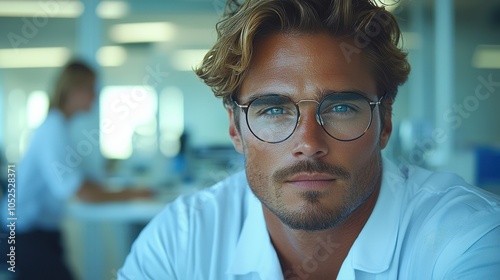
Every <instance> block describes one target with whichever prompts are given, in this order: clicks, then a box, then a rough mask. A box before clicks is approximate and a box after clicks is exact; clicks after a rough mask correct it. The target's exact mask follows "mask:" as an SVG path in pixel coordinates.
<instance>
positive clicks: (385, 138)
mask: <svg viewBox="0 0 500 280" xmlns="http://www.w3.org/2000/svg"><path fill="white" fill-rule="evenodd" d="M391 112H392V110H387V111H386V112H385V116H384V127H383V128H382V131H381V132H380V148H381V149H384V148H385V147H386V146H387V143H388V142H389V138H390V137H391V133H392V115H391Z"/></svg>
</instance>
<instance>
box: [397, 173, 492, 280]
mask: <svg viewBox="0 0 500 280" xmlns="http://www.w3.org/2000/svg"><path fill="white" fill-rule="evenodd" d="M403 173H405V174H406V181H405V183H404V184H403V187H404V188H405V190H404V194H405V197H404V199H403V200H404V204H403V207H402V209H401V210H402V211H401V215H402V216H401V222H400V228H399V231H400V233H399V235H400V237H401V238H402V240H404V242H405V243H403V244H402V246H403V248H404V249H403V251H404V255H405V258H406V260H409V259H412V261H411V262H412V263H413V265H415V266H418V269H419V270H420V271H421V273H423V274H427V273H429V274H428V275H431V274H432V275H434V276H436V277H437V279H443V278H442V277H444V278H446V279H449V276H450V275H458V274H456V273H457V272H458V271H460V269H463V268H465V267H468V269H469V271H476V272H475V273H479V274H478V275H483V274H484V275H490V273H492V272H498V267H499V266H500V260H496V258H497V257H496V256H497V255H498V254H500V242H499V240H500V198H499V197H498V196H496V195H494V194H492V193H489V192H487V191H484V190H482V189H480V188H477V187H474V186H472V185H470V184H468V183H467V182H466V181H465V180H464V179H463V178H461V177H460V176H458V175H456V174H453V173H447V172H432V171H428V170H424V169H422V168H418V167H409V168H408V169H406V171H405V172H403ZM485 248H486V249H485ZM481 250H483V251H481ZM484 250H486V251H487V252H486V251H484ZM478 252H483V253H484V252H486V253H484V254H485V255H484V256H485V257H484V258H483V259H477V261H476V262H471V259H473V258H474V256H475V255H477V254H478ZM483 253H481V254H483ZM488 255H489V257H488ZM488 258H489V259H488ZM492 260H493V261H492ZM403 263H404V262H403ZM466 264H467V266H465V265H466ZM495 267H496V269H495ZM408 271H410V270H408ZM481 273H482V274H481ZM445 275H447V276H446V277H445Z"/></svg>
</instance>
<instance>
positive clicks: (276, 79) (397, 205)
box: [119, 0, 500, 279]
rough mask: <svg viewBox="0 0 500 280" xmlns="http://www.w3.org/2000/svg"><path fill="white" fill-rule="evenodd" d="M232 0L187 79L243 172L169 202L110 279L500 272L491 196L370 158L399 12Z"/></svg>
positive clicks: (394, 62)
mask: <svg viewBox="0 0 500 280" xmlns="http://www.w3.org/2000/svg"><path fill="white" fill-rule="evenodd" d="M228 6H229V7H235V6H236V10H234V11H233V12H230V13H229V16H228V17H227V18H226V19H225V20H224V21H222V22H221V23H220V24H219V25H218V35H219V36H218V40H217V42H216V44H215V46H214V47H213V48H212V49H211V50H210V51H209V53H208V54H207V56H206V57H205V60H204V61H203V65H202V66H201V68H200V69H198V70H197V74H198V75H199V76H200V77H201V78H202V79H203V80H204V81H205V83H207V84H208V85H209V86H210V87H211V88H212V90H213V91H214V92H215V94H216V96H220V97H222V98H223V99H224V103H225V104H226V107H227V111H228V114H229V119H230V127H229V133H230V136H231V139H232V141H233V143H234V146H235V148H236V149H237V150H238V151H239V152H241V153H243V154H244V155H245V169H246V170H245V173H241V174H236V175H234V176H232V177H230V178H228V179H226V180H224V181H222V182H220V183H219V184H217V185H215V186H214V187H212V188H209V189H207V190H204V191H202V192H200V193H198V194H195V195H192V196H185V197H181V198H179V199H177V200H176V201H175V202H173V203H172V204H170V205H168V206H167V207H166V209H165V210H164V211H163V212H162V213H161V214H159V215H158V216H157V217H156V218H155V219H154V220H153V221H152V222H151V223H150V224H149V225H148V226H147V227H146V229H145V230H144V231H143V232H142V233H141V235H140V236H139V238H138V239H137V241H136V242H135V244H134V246H133V248H132V251H131V253H130V255H129V256H128V258H127V260H126V262H125V264H124V267H123V268H122V269H121V270H120V272H119V278H120V279H335V278H337V279H464V278H465V279H493V278H495V277H497V275H499V273H500V257H499V256H500V201H499V199H498V197H493V196H492V195H490V194H488V193H486V192H483V191H481V190H479V189H477V188H474V187H471V186H469V185H468V184H467V183H466V182H464V181H463V180H462V179H461V178H459V177H458V176H455V175H452V174H442V173H432V172H430V171H426V170H423V169H419V168H416V167H411V166H410V167H404V168H401V169H398V168H397V167H396V166H395V165H394V164H392V163H391V162H390V161H388V160H386V159H383V158H382V156H381V150H382V149H383V148H384V147H385V146H386V144H387V142H388V140H389V136H390V134H391V129H392V124H391V106H392V102H393V100H394V98H395V96H396V93H397V88H398V86H399V85H400V84H402V83H403V82H405V80H406V79H407V76H408V73H409V65H408V63H407V60H406V54H405V53H404V52H402V51H401V50H400V49H398V47H397V44H398V39H399V36H400V31H399V28H398V26H397V24H396V22H395V20H394V18H393V17H392V16H391V15H390V14H389V13H388V12H386V11H385V10H384V9H383V8H381V7H377V6H375V5H373V3H372V2H371V1H367V0H365V1H361V0H359V1H356V0H351V1H341V0H328V1H327V0H307V1H305V0H248V1H246V2H245V3H244V4H242V5H241V6H239V5H238V4H235V3H230V5H228ZM362 40H364V41H362Z"/></svg>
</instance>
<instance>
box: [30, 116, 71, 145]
mask: <svg viewBox="0 0 500 280" xmlns="http://www.w3.org/2000/svg"><path fill="white" fill-rule="evenodd" d="M66 130H67V122H66V119H65V118H64V115H63V114H62V112H61V111H59V110H50V111H49V112H48V113H47V117H46V118H45V120H44V121H43V122H42V124H41V125H40V126H39V127H38V128H37V129H36V130H35V132H34V134H33V138H37V139H38V141H40V140H44V139H53V138H54V136H55V135H57V136H60V135H64V134H65V133H66Z"/></svg>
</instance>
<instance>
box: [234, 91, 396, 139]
mask: <svg viewBox="0 0 500 280" xmlns="http://www.w3.org/2000/svg"><path fill="white" fill-rule="evenodd" d="M343 93H354V94H358V95H359V96H361V97H362V98H363V99H365V100H366V101H367V102H368V104H369V105H370V122H369V123H368V126H367V127H366V128H365V130H364V131H363V132H362V133H361V135H359V136H357V137H355V138H353V139H349V140H342V139H338V138H336V137H334V136H332V135H331V134H330V133H329V132H328V131H327V130H326V128H325V126H324V125H323V123H324V122H323V118H322V117H321V115H320V112H319V109H320V107H321V104H322V103H323V102H324V101H325V100H326V99H328V98H329V97H330V96H332V95H338V94H343ZM386 95H387V94H384V95H382V96H381V97H380V99H379V100H378V101H373V100H371V99H370V98H368V97H366V96H365V95H363V94H362V93H360V92H356V91H343V92H335V93H330V94H327V95H325V96H324V97H323V98H322V99H321V100H320V101H317V100H315V99H301V100H299V101H297V102H295V101H293V100H292V98H290V97H289V96H286V95H282V94H266V95H261V96H257V97H255V98H253V99H251V100H250V101H248V102H246V103H245V104H238V102H236V100H235V99H234V98H233V96H232V95H231V96H230V101H231V102H233V103H234V104H235V105H236V106H237V107H239V108H240V109H241V110H242V111H243V112H245V122H246V123H247V127H248V129H249V130H250V132H251V133H252V134H253V136H255V138H257V139H259V140H260V141H262V142H264V143H269V144H278V143H282V142H284V141H286V140H288V139H289V138H290V137H292V135H293V134H294V133H295V130H297V127H298V126H299V123H300V117H301V114H300V108H299V104H300V103H301V102H315V103H317V104H318V105H317V107H316V114H315V115H316V121H317V122H318V124H319V125H320V126H321V128H322V129H323V131H324V132H325V133H326V134H327V135H328V136H330V137H331V138H333V139H335V140H337V141H341V142H351V141H355V140H357V139H359V138H361V137H362V136H363V135H365V134H366V132H367V131H368V129H370V127H371V125H372V121H373V110H374V109H375V107H376V106H379V105H380V104H382V100H383V99H384V98H385V97H386ZM268 96H279V97H283V98H286V99H288V100H290V102H291V103H292V104H293V105H294V106H295V108H296V110H297V118H296V121H295V127H294V128H293V130H292V132H291V133H290V135H288V136H287V137H286V138H285V139H283V140H281V141H275V142H271V141H266V140H264V139H261V138H260V137H258V136H257V135H255V133H254V132H253V130H252V128H251V127H250V124H249V123H248V108H249V107H250V105H251V104H252V102H254V101H255V100H257V99H259V98H263V97H268Z"/></svg>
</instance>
